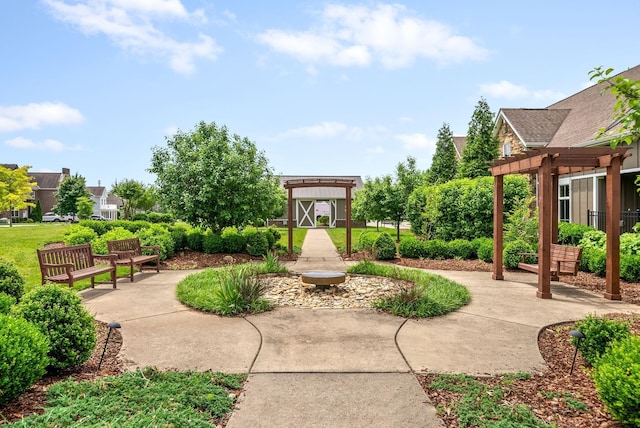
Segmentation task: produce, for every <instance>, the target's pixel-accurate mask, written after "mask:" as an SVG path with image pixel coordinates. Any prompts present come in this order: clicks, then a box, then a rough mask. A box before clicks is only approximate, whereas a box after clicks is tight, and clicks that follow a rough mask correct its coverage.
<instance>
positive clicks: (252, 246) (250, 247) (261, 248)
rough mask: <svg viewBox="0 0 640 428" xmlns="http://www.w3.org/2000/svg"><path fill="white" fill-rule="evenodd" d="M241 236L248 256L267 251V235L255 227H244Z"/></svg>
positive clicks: (257, 255) (255, 255)
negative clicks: (244, 240) (244, 241)
mask: <svg viewBox="0 0 640 428" xmlns="http://www.w3.org/2000/svg"><path fill="white" fill-rule="evenodd" d="M242 236H243V238H244V239H246V242H247V244H246V249H247V253H248V254H249V255H250V256H254V257H260V256H264V255H265V254H267V251H269V241H268V240H267V237H266V236H264V234H263V233H262V232H260V231H258V230H257V229H256V228H255V227H246V228H245V229H244V230H243V231H242Z"/></svg>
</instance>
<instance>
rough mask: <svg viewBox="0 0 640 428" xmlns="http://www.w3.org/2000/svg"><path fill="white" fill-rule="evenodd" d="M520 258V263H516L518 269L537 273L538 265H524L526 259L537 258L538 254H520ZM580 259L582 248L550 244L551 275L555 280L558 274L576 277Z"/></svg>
mask: <svg viewBox="0 0 640 428" xmlns="http://www.w3.org/2000/svg"><path fill="white" fill-rule="evenodd" d="M521 256H522V262H521V263H518V267H519V268H520V269H523V270H526V271H529V272H533V273H538V270H539V265H538V264H535V263H525V261H526V258H527V257H531V256H533V257H538V254H537V253H521ZM581 258H582V248H580V247H571V246H568V245H559V244H551V268H550V269H551V275H552V276H553V277H555V278H557V277H558V275H559V274H569V275H573V276H576V275H578V270H579V268H580V259H581Z"/></svg>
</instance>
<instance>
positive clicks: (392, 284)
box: [260, 275, 411, 308]
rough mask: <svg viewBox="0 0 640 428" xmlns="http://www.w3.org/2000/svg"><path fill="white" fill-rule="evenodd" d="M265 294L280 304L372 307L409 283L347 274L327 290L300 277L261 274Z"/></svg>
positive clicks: (320, 306) (323, 306)
mask: <svg viewBox="0 0 640 428" xmlns="http://www.w3.org/2000/svg"><path fill="white" fill-rule="evenodd" d="M260 282H261V283H263V284H264V285H265V286H266V288H267V290H266V292H265V294H264V297H265V298H266V299H268V300H270V301H272V302H273V303H274V304H275V305H279V306H297V307H302V308H371V303H372V302H373V301H374V300H379V299H381V298H383V297H387V296H389V295H391V294H395V293H397V292H399V291H401V290H402V289H405V288H407V287H409V286H410V285H411V284H409V283H407V282H404V281H400V280H397V279H393V278H385V277H377V276H360V275H347V276H346V278H345V282H344V283H342V284H339V285H336V286H331V287H329V288H328V289H326V290H320V289H316V286H315V285H313V284H305V283H303V282H302V280H301V277H300V276H295V275H294V276H264V277H261V278H260Z"/></svg>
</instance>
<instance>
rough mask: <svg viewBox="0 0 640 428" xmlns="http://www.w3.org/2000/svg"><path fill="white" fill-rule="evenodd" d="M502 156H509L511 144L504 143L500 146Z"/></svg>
mask: <svg viewBox="0 0 640 428" xmlns="http://www.w3.org/2000/svg"><path fill="white" fill-rule="evenodd" d="M502 156H511V144H510V143H504V144H503V145H502Z"/></svg>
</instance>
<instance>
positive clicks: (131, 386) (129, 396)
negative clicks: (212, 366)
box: [7, 368, 246, 427]
mask: <svg viewBox="0 0 640 428" xmlns="http://www.w3.org/2000/svg"><path fill="white" fill-rule="evenodd" d="M245 380H246V376H245V375H229V374H223V373H211V372H204V373H202V372H190V371H189V372H160V371H158V370H156V369H154V368H144V369H142V370H138V371H135V372H128V373H124V374H122V375H119V376H113V377H105V378H100V379H96V380H94V381H85V382H75V381H74V380H73V379H70V380H67V381H63V382H59V383H56V384H54V385H52V386H51V387H50V388H49V390H48V392H47V405H46V409H45V413H44V414H42V415H32V416H29V417H27V418H24V419H22V420H21V421H20V422H15V423H12V424H8V425H7V426H8V427H23V426H24V427H27V426H52V427H53V426H74V427H105V426H113V427H115V426H122V427H141V426H189V427H211V426H212V425H213V426H215V425H216V423H217V422H219V421H220V419H221V418H222V417H223V416H224V415H225V414H227V413H229V412H230V411H231V410H232V409H233V404H234V399H233V398H232V395H236V394H234V393H233V392H234V391H237V390H239V389H240V388H241V387H242V384H243V382H244V381H245Z"/></svg>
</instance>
